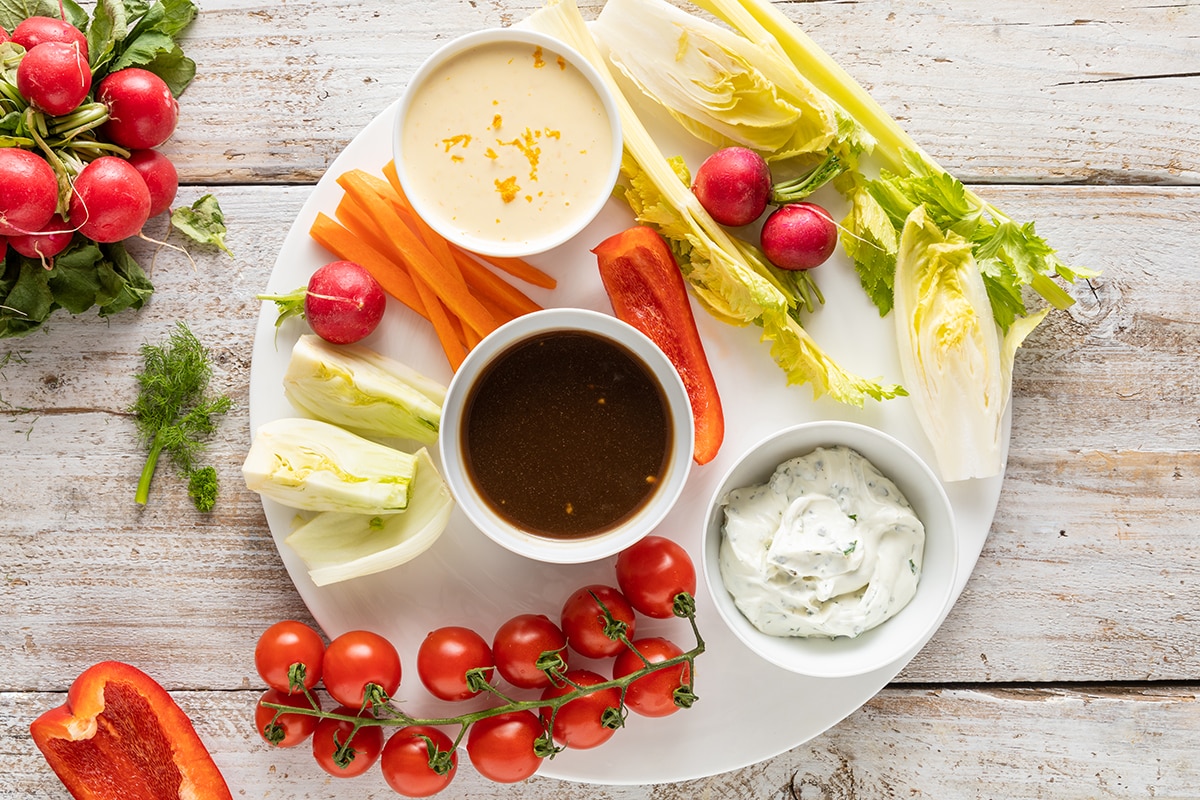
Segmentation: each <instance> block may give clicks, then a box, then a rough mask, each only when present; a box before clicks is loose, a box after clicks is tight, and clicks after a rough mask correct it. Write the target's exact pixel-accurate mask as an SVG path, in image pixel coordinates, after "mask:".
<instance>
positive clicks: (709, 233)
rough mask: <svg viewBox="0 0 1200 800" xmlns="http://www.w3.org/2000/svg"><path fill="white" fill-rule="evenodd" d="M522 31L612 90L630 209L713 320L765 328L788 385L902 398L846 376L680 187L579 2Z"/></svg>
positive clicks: (545, 12)
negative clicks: (659, 239) (653, 232)
mask: <svg viewBox="0 0 1200 800" xmlns="http://www.w3.org/2000/svg"><path fill="white" fill-rule="evenodd" d="M524 24H525V25H526V26H528V27H531V28H533V29H534V30H539V31H541V32H543V33H546V34H548V35H550V36H554V37H556V38H558V39H559V40H561V41H564V42H566V43H567V44H568V45H569V46H571V47H572V48H574V49H575V50H576V51H578V52H579V53H580V54H581V55H583V57H584V58H586V59H587V60H588V61H589V62H590V63H591V64H592V66H594V67H595V68H596V70H597V71H598V72H599V73H600V75H601V76H602V78H603V79H604V80H605V82H606V83H607V85H608V87H609V88H610V90H611V91H612V93H613V97H614V99H615V101H616V104H617V108H618V110H619V113H620V118H621V131H622V135H623V137H624V143H625V151H626V155H627V159H626V161H627V166H628V169H627V170H626V173H627V176H628V177H629V179H630V184H631V186H630V190H629V191H630V192H632V193H633V194H636V195H641V199H640V200H637V201H635V203H636V204H635V203H631V205H634V211H635V214H636V215H637V217H638V220H639V222H642V223H643V224H648V225H652V226H654V227H655V228H656V229H658V230H659V231H660V232H661V233H662V234H663V236H664V237H666V238H667V239H668V240H670V241H671V244H672V247H673V249H674V250H675V253H676V255H677V256H680V257H681V259H682V261H681V264H680V267H681V269H682V271H683V273H684V275H685V277H686V278H687V280H688V281H689V283H690V285H691V287H692V289H693V291H694V293H695V295H696V297H697V298H698V299H699V300H700V302H701V303H702V304H703V305H704V306H705V307H706V308H707V309H708V310H709V311H710V312H712V313H713V314H714V315H715V316H717V317H718V318H719V319H722V320H725V321H727V322H730V323H732V324H738V325H748V324H755V325H759V326H761V327H762V329H763V338H764V339H766V340H768V341H770V342H772V347H771V354H772V357H773V358H774V359H775V361H776V363H778V364H779V365H780V367H781V368H783V370H784V372H785V374H786V375H787V377H788V380H789V382H792V383H809V384H811V385H812V387H813V392H814V394H815V395H817V396H820V395H822V394H828V395H830V396H831V397H832V398H834V399H835V400H838V401H839V402H843V403H849V404H852V405H857V406H861V405H863V404H864V402H865V399H866V398H867V397H873V398H875V399H885V398H889V397H894V396H896V395H897V394H902V393H903V391H904V390H903V389H902V388H900V387H898V386H883V385H880V384H878V383H876V382H874V381H870V380H866V379H863V378H859V377H857V376H854V375H851V374H849V373H847V372H845V371H844V370H842V369H841V368H840V367H838V366H837V365H836V364H835V363H834V362H833V361H832V360H831V359H829V358H828V357H827V356H826V355H825V354H824V353H823V352H822V350H821V348H820V347H819V345H817V343H816V342H815V341H813V339H812V337H811V336H810V335H809V334H808V332H807V331H805V330H804V329H803V328H802V327H801V326H800V325H799V324H798V323H797V322H796V320H795V318H794V316H793V314H794V313H795V309H796V305H797V304H798V303H800V302H802V298H797V297H795V296H792V295H790V294H789V293H788V292H787V289H786V288H785V286H784V284H783V282H782V281H781V280H780V278H779V277H778V276H777V275H776V274H774V272H773V270H772V268H771V267H769V266H768V265H767V263H766V261H765V259H764V258H762V257H761V255H760V254H758V253H756V252H755V251H754V249H753V248H751V247H750V246H749V245H747V244H745V243H742V244H738V243H737V241H736V240H734V238H733V237H731V236H730V235H729V233H728V232H727V231H726V230H725V229H724V228H722V227H721V225H719V224H718V223H717V222H716V221H715V220H713V219H712V217H710V216H709V215H708V213H707V212H706V211H705V210H704V208H703V207H702V206H701V205H700V202H699V200H698V199H697V198H696V196H695V195H694V194H693V193H692V192H691V191H690V189H689V188H688V186H687V185H686V184H685V183H684V182H683V181H681V180H680V178H679V176H678V175H677V174H676V172H675V171H674V170H673V169H672V166H671V163H670V162H669V161H668V159H667V158H666V157H665V156H664V155H663V154H662V152H661V150H660V149H659V147H658V145H657V144H656V143H655V142H654V140H653V139H652V138H651V137H650V134H649V133H648V132H647V131H646V129H645V127H644V126H643V125H642V122H641V120H640V119H638V116H637V114H636V113H635V112H634V110H633V108H632V106H630V104H629V101H628V99H627V98H625V97H624V95H623V94H622V93H621V89H620V87H619V86H618V85H617V83H616V80H615V79H614V77H613V75H612V72H611V71H610V69H609V67H608V64H607V61H606V60H605V58H604V57H603V55H602V54H601V52H600V49H599V46H598V45H597V43H596V41H595V39H594V38H593V37H592V34H591V32H590V31H589V30H588V28H587V25H586V23H585V22H584V20H583V17H582V16H581V15H580V13H579V9H578V7H577V6H576V5H575V3H574V0H550V2H548V3H547V4H546V5H545V6H544V7H543V8H541V9H539V10H538V11H536V12H534V13H533V14H532V15H531V16H530V17H528V18H527V19H526V20H525V23H524ZM629 197H630V195H627V199H629Z"/></svg>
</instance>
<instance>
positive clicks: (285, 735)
mask: <svg viewBox="0 0 1200 800" xmlns="http://www.w3.org/2000/svg"><path fill="white" fill-rule="evenodd" d="M313 700H314V701H315V702H316V705H315V706H314V705H313V704H312V703H310V702H309V700H308V697H307V696H305V695H304V694H288V693H287V692H281V691H279V690H278V689H267V690H266V691H265V692H263V694H262V697H260V698H258V705H257V706H256V707H255V709H254V725H255V727H257V728H258V735H259V736H261V737H262V738H263V740H264V741H266V742H269V743H270V744H273V745H275V746H276V747H295V746H296V745H298V744H300V743H302V742H304V741H306V740H307V739H308V737H309V736H312V733H313V731H314V730H316V728H317V721H318V719H319V718H318V717H314V716H310V715H308V714H288V713H287V712H284V713H282V714H279V716H278V717H276V716H275V715H276V714H277V713H278V711H277V709H274V708H267V707H266V706H264V705H263V703H278V704H280V705H285V706H292V707H293V708H316V709H318V710H320V708H321V700H320V698H318V697H317V696H316V695H313ZM271 725H274V728H272V729H271V730H268V729H267V728H268V726H271Z"/></svg>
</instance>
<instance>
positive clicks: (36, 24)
mask: <svg viewBox="0 0 1200 800" xmlns="http://www.w3.org/2000/svg"><path fill="white" fill-rule="evenodd" d="M9 38H10V39H12V41H13V42H15V43H17V44H19V45H21V46H22V47H24V48H25V49H26V50H32V49H33V48H35V47H37V46H38V45H39V44H44V43H46V42H61V43H62V44H77V45H79V51H80V52H81V53H83V59H84V61H86V60H87V57H88V43H87V36H86V35H84V33H83V31H81V30H79V28H76V27H75V26H74V25H72V24H71V23H69V22H66V21H65V20H61V19H56V18H55V17H28V18H26V19H24V20H22V21H21V22H20V23H18V24H17V27H15V28H13V32H12V36H11V37H9ZM0 41H2V40H0Z"/></svg>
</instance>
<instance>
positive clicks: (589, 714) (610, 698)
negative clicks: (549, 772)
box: [542, 669, 621, 750]
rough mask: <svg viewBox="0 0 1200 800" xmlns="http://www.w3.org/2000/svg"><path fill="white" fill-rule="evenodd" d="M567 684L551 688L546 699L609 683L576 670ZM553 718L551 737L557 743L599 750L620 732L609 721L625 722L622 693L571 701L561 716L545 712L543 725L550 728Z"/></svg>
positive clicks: (604, 691)
mask: <svg viewBox="0 0 1200 800" xmlns="http://www.w3.org/2000/svg"><path fill="white" fill-rule="evenodd" d="M565 677H566V681H564V682H563V683H562V684H560V685H558V686H551V687H550V688H548V689H546V690H545V691H544V692H542V699H543V700H549V699H551V698H554V697H562V696H563V695H565V694H568V693H570V692H572V691H574V689H575V687H574V686H572V685H571V684H576V685H578V686H585V687H586V686H595V685H597V684H600V683H604V682H605V680H606V679H605V678H604V676H602V675H599V674H597V673H595V672H592V671H591V670H587V669H572V670H568V671H567V674H566V676H565ZM551 716H553V721H554V724H553V728H552V729H551V733H552V734H553V735H554V741H556V742H557V743H559V744H561V745H563V746H565V747H570V748H572V749H574V750H586V749H587V748H590V747H599V746H600V745H602V744H604V743H605V742H607V741H608V740H609V739H611V738H612V735H613V734H614V733H616V732H617V730H616V728H614V727H611V726H610V725H606V724H605V723H606V722H607V721H609V720H614V721H617V725H618V727H619V726H620V722H619V720H620V719H621V690H620V689H619V688H617V687H616V686H613V687H611V688H608V689H598V690H596V691H594V692H589V693H588V694H583V695H580V696H579V697H577V698H575V699H574V700H568V701H567V702H566V703H564V704H563V705H562V706H560V707H559V709H558V712H557V713H554V714H553V715H552V714H551V711H550V709H548V708H544V709H542V724H543V725H549V724H550V722H551Z"/></svg>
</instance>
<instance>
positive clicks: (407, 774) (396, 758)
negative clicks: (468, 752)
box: [379, 725, 458, 797]
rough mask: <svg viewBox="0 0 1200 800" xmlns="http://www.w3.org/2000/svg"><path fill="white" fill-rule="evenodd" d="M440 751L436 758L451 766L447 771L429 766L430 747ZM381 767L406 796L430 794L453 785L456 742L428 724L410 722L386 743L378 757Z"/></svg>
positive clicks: (391, 784) (390, 780)
mask: <svg viewBox="0 0 1200 800" xmlns="http://www.w3.org/2000/svg"><path fill="white" fill-rule="evenodd" d="M431 744H432V746H433V747H435V748H436V749H437V751H438V756H436V758H437V759H438V760H439V762H441V763H442V764H443V766H444V765H447V764H448V765H449V768H448V769H447V771H446V772H444V773H442V774H438V771H437V770H436V769H434V768H433V766H431V765H430V759H431V758H434V756H433V754H432V753H431V752H430V746H431ZM379 769H380V771H381V772H383V779H384V780H385V781H387V785H388V786H390V787H392V788H393V789H395V790H396V791H397V792H399V793H400V794H402V795H404V796H405V797H429V796H430V795H433V794H437V793H438V792H440V791H441V790H442V789H445V788H446V787H447V786H449V785H450V781H452V780H454V773H455V772H457V771H458V753H456V752H454V742H452V741H450V737H449V736H447V735H446V734H445V733H443V732H442V731H440V730H438V729H437V728H431V727H429V726H427V725H410V726H409V727H407V728H401V729H400V730H398V731H396V732H395V733H394V734H392V737H391V738H390V739H388V741H387V744H385V745H384V746H383V754H382V755H381V756H380V758H379Z"/></svg>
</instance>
